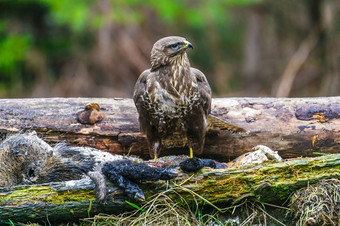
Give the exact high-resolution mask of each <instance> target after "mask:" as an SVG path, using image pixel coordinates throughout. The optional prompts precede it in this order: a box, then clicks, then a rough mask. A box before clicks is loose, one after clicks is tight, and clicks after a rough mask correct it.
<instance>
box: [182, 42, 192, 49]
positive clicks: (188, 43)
mask: <svg viewBox="0 0 340 226" xmlns="http://www.w3.org/2000/svg"><path fill="white" fill-rule="evenodd" d="M184 48H186V49H187V48H192V49H193V48H194V46H193V45H192V44H191V43H190V42H188V41H184Z"/></svg>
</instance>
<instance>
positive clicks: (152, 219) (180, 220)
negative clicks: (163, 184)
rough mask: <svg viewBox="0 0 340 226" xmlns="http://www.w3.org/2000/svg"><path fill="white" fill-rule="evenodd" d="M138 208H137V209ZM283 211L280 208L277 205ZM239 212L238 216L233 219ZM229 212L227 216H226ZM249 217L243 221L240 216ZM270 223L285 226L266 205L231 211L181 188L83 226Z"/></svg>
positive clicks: (244, 205)
mask: <svg viewBox="0 0 340 226" xmlns="http://www.w3.org/2000/svg"><path fill="white" fill-rule="evenodd" d="M183 192H184V193H186V194H188V193H189V194H190V195H192V197H193V200H194V202H193V203H188V202H187V201H186V199H185V198H184V197H183V196H182V195H181V194H183ZM170 193H171V194H174V193H176V195H177V196H178V197H179V198H180V199H181V200H180V202H181V203H184V204H183V205H178V203H177V202H176V201H175V200H173V199H172V198H170V197H169V194H170ZM198 199H201V200H203V201H204V202H205V203H206V204H207V205H208V206H209V207H211V208H212V209H213V211H209V213H207V214H203V215H202V213H201V211H200V209H199V205H198V201H197V200H198ZM135 207H136V206H135ZM275 207H278V208H281V207H279V206H275ZM237 209H240V210H241V211H238V213H237V214H235V215H236V217H232V215H233V214H234V213H236V212H237ZM226 212H228V213H227V214H225V213H226ZM240 212H241V213H243V214H242V215H246V217H245V218H244V219H243V220H242V221H241V220H240V218H239V216H238V215H239V213H240ZM267 222H275V223H276V224H277V225H284V224H283V223H281V222H280V221H279V220H277V219H275V218H274V217H272V216H271V215H270V214H268V213H267V212H266V210H265V206H264V204H262V203H259V202H257V201H253V202H250V201H244V202H243V203H241V204H239V205H235V206H230V207H227V208H223V209H221V208H218V207H217V206H215V205H214V204H212V203H210V202H209V201H208V200H206V199H204V198H203V197H202V196H199V195H198V194H196V193H194V192H192V191H190V190H189V189H186V188H184V187H181V186H178V187H175V188H171V189H168V190H166V191H164V192H162V193H159V194H157V195H154V196H153V197H152V199H151V201H149V202H147V203H145V204H144V205H143V206H141V207H136V210H135V211H133V212H130V213H122V214H119V215H103V214H101V215H97V216H95V217H93V218H87V219H84V220H83V225H91V226H94V225H117V226H120V225H124V226H125V225H131V226H132V225H188V226H196V225H197V226H198V225H253V224H256V223H257V224H260V225H266V223H267Z"/></svg>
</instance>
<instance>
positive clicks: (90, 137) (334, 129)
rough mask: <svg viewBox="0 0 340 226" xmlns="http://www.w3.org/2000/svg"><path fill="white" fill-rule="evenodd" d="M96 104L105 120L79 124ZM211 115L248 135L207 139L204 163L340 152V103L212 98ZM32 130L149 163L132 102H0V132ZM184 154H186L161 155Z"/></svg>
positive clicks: (328, 99)
mask: <svg viewBox="0 0 340 226" xmlns="http://www.w3.org/2000/svg"><path fill="white" fill-rule="evenodd" d="M92 102H94V103H98V104H99V105H100V107H101V112H102V113H103V115H104V119H103V120H102V121H100V122H97V123H95V124H94V125H89V124H81V123H79V122H78V121H77V117H76V113H77V112H80V111H82V110H84V108H85V105H86V104H88V103H92ZM212 114H213V115H215V116H218V117H220V118H221V119H224V120H226V121H228V122H230V123H232V124H234V125H236V126H239V127H242V128H244V129H246V130H247V131H248V132H247V133H231V132H229V131H224V130H215V131H210V132H209V133H207V136H206V144H205V148H204V154H203V157H209V158H215V159H219V160H220V161H222V160H224V161H229V160H230V159H233V158H235V157H237V156H240V155H241V154H244V153H246V152H249V151H250V150H251V148H252V147H254V146H256V145H259V144H262V145H266V146H268V147H270V148H272V149H273V150H276V151H278V152H279V154H280V155H281V156H282V157H284V158H291V157H297V156H313V153H314V152H323V153H339V152H340V129H339V128H340V97H321V98H217V99H213V103H212ZM27 130H35V131H37V133H38V134H40V136H42V137H43V139H44V140H45V141H46V142H49V143H52V144H54V143H58V142H66V143H67V144H69V145H77V146H79V145H84V146H91V147H95V148H98V149H101V150H105V151H108V152H111V153H114V154H127V153H130V154H134V155H138V156H141V157H144V158H148V157H149V156H148V150H147V144H146V140H145V137H144V136H143V135H142V134H141V133H140V132H139V125H138V116H137V112H136V109H135V106H134V104H133V101H132V100H131V99H121V98H112V99H107V98H49V99H47V98H39V99H1V100H0V132H1V133H2V134H3V135H4V134H7V133H12V132H18V131H27ZM180 153H181V154H183V153H184V154H187V153H189V151H188V150H187V149H174V150H165V151H163V152H162V153H161V154H162V155H169V154H180Z"/></svg>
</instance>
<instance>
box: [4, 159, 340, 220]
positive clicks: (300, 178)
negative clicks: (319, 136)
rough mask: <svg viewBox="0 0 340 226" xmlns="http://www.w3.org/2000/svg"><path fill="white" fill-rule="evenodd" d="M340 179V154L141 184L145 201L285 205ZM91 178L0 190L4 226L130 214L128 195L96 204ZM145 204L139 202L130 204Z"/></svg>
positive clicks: (180, 173)
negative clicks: (312, 187) (162, 197)
mask: <svg viewBox="0 0 340 226" xmlns="http://www.w3.org/2000/svg"><path fill="white" fill-rule="evenodd" d="M328 178H334V179H340V154H333V155H325V156H321V157H315V158H301V159H295V160H290V161H286V162H281V163H270V162H267V163H265V164H262V165H257V166H246V167H245V168H230V169H224V170H214V169H211V168H203V169H201V170H200V171H198V172H196V173H194V174H193V175H191V176H190V175H188V174H187V173H183V172H182V171H181V170H179V175H178V177H176V178H174V179H172V180H170V181H169V183H168V184H167V183H164V182H145V183H142V184H140V187H141V188H142V189H143V191H144V193H145V195H146V200H150V197H151V196H152V195H154V194H157V193H159V192H162V191H164V190H166V187H168V189H169V187H170V189H169V192H168V193H167V195H169V196H170V197H171V198H172V199H173V200H176V202H177V203H178V204H183V202H189V203H190V202H191V201H194V199H195V200H196V201H198V202H199V203H200V204H207V201H208V202H210V203H212V204H218V203H221V202H228V203H238V202H240V201H242V200H243V199H244V198H253V199H254V200H259V201H261V202H268V203H276V204H280V203H282V202H284V201H285V200H286V199H287V198H288V197H289V196H290V194H291V193H292V192H294V191H296V190H297V189H299V188H302V187H305V186H307V185H308V184H313V183H316V182H318V181H320V180H322V179H328ZM93 189H94V184H93V182H92V181H91V180H90V179H82V180H78V181H68V182H54V183H49V184H40V185H30V186H28V185H25V186H15V187H10V188H4V187H2V188H0V224H4V223H6V222H8V221H9V220H11V221H13V222H24V223H26V222H28V221H31V222H37V221H38V222H42V221H45V222H48V221H50V222H53V223H54V222H67V221H77V219H79V218H84V217H88V216H93V215H94V214H98V213H119V212H123V211H126V210H128V209H131V206H130V205H129V204H128V203H126V202H124V200H126V197H125V196H122V195H116V196H115V199H113V198H112V197H111V196H110V197H108V201H107V203H106V204H105V205H100V204H98V203H96V202H95V201H94V200H95V194H94V191H93ZM179 195H180V196H182V197H184V198H185V201H183V199H181V198H180V196H179ZM131 202H134V203H136V204H140V203H138V202H136V201H131Z"/></svg>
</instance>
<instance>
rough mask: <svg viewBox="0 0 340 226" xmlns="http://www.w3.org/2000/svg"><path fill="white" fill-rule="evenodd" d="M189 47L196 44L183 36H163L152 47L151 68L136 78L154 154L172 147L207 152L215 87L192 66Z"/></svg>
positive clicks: (138, 104) (137, 97) (141, 116)
mask: <svg viewBox="0 0 340 226" xmlns="http://www.w3.org/2000/svg"><path fill="white" fill-rule="evenodd" d="M188 48H193V47H192V45H191V43H190V42H188V41H186V39H185V38H182V37H177V36H171V37H166V38H163V39H160V40H159V41H157V42H156V43H155V44H154V46H153V48H152V51H151V68H150V69H148V70H146V71H144V72H143V73H142V74H141V75H140V76H139V78H138V80H137V82H136V85H135V89H134V94H133V99H134V102H135V105H136V107H137V110H138V113H139V123H140V129H141V131H142V132H143V133H145V134H146V136H147V140H148V143H149V151H150V156H151V157H156V158H157V157H158V156H159V153H160V151H161V150H162V149H163V148H172V147H184V146H189V147H190V148H192V149H193V150H194V151H195V153H196V154H201V153H202V152H203V146H204V139H205V133H206V130H207V126H208V122H207V117H208V114H209V113H210V109H211V90H210V86H209V83H208V81H207V79H206V77H205V76H204V74H203V73H202V72H201V71H200V70H198V69H195V68H192V67H190V63H189V60H188V57H187V54H186V50H187V49H188Z"/></svg>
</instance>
